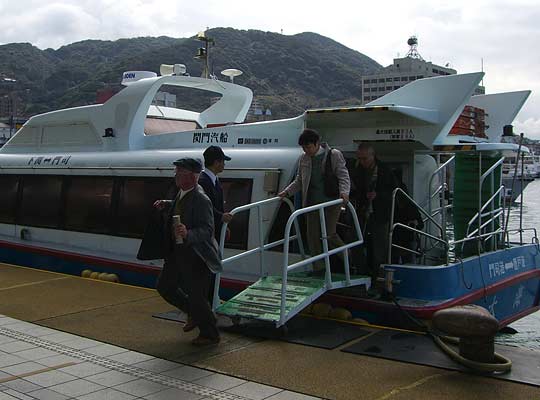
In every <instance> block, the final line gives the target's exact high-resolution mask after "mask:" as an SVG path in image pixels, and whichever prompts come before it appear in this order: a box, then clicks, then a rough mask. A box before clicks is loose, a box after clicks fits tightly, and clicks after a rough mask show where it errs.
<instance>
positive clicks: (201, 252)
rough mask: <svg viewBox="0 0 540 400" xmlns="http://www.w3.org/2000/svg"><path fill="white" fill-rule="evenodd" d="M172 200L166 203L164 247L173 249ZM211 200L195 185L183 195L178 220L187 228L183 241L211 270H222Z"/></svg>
mask: <svg viewBox="0 0 540 400" xmlns="http://www.w3.org/2000/svg"><path fill="white" fill-rule="evenodd" d="M173 204H174V201H170V202H168V204H167V206H168V207H167V208H166V210H165V212H166V213H167V214H166V215H167V219H166V221H167V222H166V225H165V241H166V246H165V248H166V249H168V251H172V250H173V246H175V245H176V244H175V243H174V242H173V240H172V235H171V232H172V215H173V212H174V208H173V207H172V206H173ZM212 209H213V206H212V202H211V201H210V199H209V198H208V196H206V194H205V193H204V190H203V188H202V187H201V186H199V185H197V186H195V188H193V190H192V191H191V192H189V193H187V194H186V195H185V198H184V199H183V204H182V213H181V215H180V220H181V222H182V224H184V225H185V226H186V228H187V231H188V235H187V237H186V239H184V243H185V244H187V245H188V246H191V248H192V249H193V250H194V251H195V253H197V255H198V256H199V257H200V258H201V259H202V260H203V261H204V262H205V264H206V266H207V267H208V269H209V270H210V271H212V272H214V273H215V272H220V271H221V270H222V266H221V257H220V254H219V246H218V243H217V241H216V239H215V238H214V214H213V211H212Z"/></svg>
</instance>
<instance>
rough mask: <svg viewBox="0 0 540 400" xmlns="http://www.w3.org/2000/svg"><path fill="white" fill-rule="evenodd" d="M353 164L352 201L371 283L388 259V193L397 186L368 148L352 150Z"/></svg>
mask: <svg viewBox="0 0 540 400" xmlns="http://www.w3.org/2000/svg"><path fill="white" fill-rule="evenodd" d="M356 159H357V164H356V166H355V168H354V170H353V171H352V173H351V180H352V182H353V185H354V188H355V190H354V192H353V196H352V197H353V198H354V200H355V202H356V209H357V213H358V217H359V220H360V226H361V227H362V233H363V234H364V240H365V241H366V249H367V263H366V264H365V265H363V267H364V268H363V271H362V272H364V273H368V274H369V275H371V277H372V279H373V282H372V284H375V281H374V280H375V279H376V278H377V277H378V272H379V266H380V264H384V263H386V261H387V258H388V232H389V228H390V226H389V224H390V213H391V208H392V192H393V191H394V189H395V188H396V187H397V186H398V184H397V181H396V178H395V177H394V174H393V172H392V170H391V169H390V168H388V167H387V166H386V165H385V164H384V163H382V162H381V161H379V160H378V159H377V157H376V156H375V150H374V149H373V147H372V146H371V145H368V144H364V143H363V144H360V145H359V146H358V150H357V151H356Z"/></svg>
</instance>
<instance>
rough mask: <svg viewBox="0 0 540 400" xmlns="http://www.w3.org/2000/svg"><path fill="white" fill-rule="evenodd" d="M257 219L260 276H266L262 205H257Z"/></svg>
mask: <svg viewBox="0 0 540 400" xmlns="http://www.w3.org/2000/svg"><path fill="white" fill-rule="evenodd" d="M257 219H258V223H259V263H260V265H259V276H261V277H262V276H265V273H264V266H265V257H264V233H263V220H262V210H261V206H260V205H258V206H257Z"/></svg>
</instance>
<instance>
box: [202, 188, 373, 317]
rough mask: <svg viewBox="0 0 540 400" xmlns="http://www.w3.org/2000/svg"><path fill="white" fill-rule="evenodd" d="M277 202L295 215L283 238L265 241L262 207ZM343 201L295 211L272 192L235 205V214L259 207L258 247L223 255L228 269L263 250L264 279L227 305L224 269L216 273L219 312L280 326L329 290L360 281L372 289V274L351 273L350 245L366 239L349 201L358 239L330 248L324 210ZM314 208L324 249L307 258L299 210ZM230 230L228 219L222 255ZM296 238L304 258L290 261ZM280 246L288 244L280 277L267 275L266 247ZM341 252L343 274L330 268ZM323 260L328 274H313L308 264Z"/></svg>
mask: <svg viewBox="0 0 540 400" xmlns="http://www.w3.org/2000/svg"><path fill="white" fill-rule="evenodd" d="M278 201H284V202H285V203H287V205H288V206H289V209H290V210H291V216H290V217H289V219H288V221H287V224H286V225H285V232H284V237H283V239H281V240H277V241H275V242H272V243H266V244H265V243H264V237H265V235H264V232H263V224H262V222H263V219H262V210H261V208H262V207H263V206H266V205H268V204H269V203H272V202H278ZM341 204H343V200H342V199H338V200H332V201H328V202H326V203H321V204H316V205H313V206H309V207H305V208H301V209H298V210H296V211H295V210H294V206H293V204H292V202H291V201H290V200H289V199H286V198H283V199H282V198H280V197H273V198H270V199H266V200H262V201H258V202H255V203H251V204H247V205H244V206H240V207H237V208H235V209H234V210H232V211H231V214H233V215H235V214H238V213H240V212H249V211H250V210H251V209H254V208H255V209H256V210H257V216H258V221H257V222H258V227H259V246H258V247H256V248H253V249H249V250H247V251H245V252H243V253H240V254H236V255H233V256H231V257H228V258H225V259H223V260H222V265H223V269H224V270H226V269H227V265H229V264H230V263H232V262H234V261H238V260H239V259H241V258H243V257H247V256H250V255H253V254H257V253H258V254H259V257H260V271H259V274H260V276H261V278H260V279H259V280H258V281H257V282H255V283H254V284H252V285H250V286H249V287H248V288H246V289H245V290H244V291H242V292H240V293H239V294H237V295H236V296H234V297H233V298H231V299H230V300H228V301H226V302H224V303H223V304H220V299H219V285H220V281H221V274H219V273H218V274H216V280H215V286H214V302H213V307H212V308H213V309H214V310H215V311H216V313H218V314H222V315H227V316H229V317H231V318H232V319H233V321H237V320H239V319H240V318H246V319H255V320H260V321H265V322H269V323H272V324H274V325H275V327H276V328H279V327H281V326H283V325H285V323H286V322H287V321H288V320H290V319H291V318H292V317H294V316H295V315H296V314H298V313H299V312H300V311H302V310H303V309H304V308H305V307H307V306H308V305H310V304H311V303H313V302H314V301H315V300H316V299H317V298H319V297H320V296H321V295H323V294H324V293H325V292H327V291H329V290H333V289H339V288H345V287H349V286H357V285H365V286H366V289H369V287H370V285H371V278H370V277H367V276H364V275H358V276H351V273H350V266H349V257H347V255H348V253H349V249H351V248H353V247H356V246H360V245H361V244H362V243H363V241H364V240H363V236H362V231H361V230H360V224H359V222H358V217H357V215H356V211H355V209H354V207H353V206H352V204H351V203H350V202H347V204H346V205H345V206H346V207H347V208H348V210H349V211H350V213H351V215H352V217H353V222H354V229H355V231H356V237H357V240H355V241H353V242H351V243H347V244H345V245H343V246H340V247H337V248H335V249H332V250H329V247H328V237H327V231H326V221H325V218H324V209H325V208H328V207H332V206H337V205H341ZM310 212H318V213H319V221H320V226H321V236H322V237H321V240H322V248H323V250H322V253H321V254H318V255H314V256H311V257H307V256H306V254H305V252H304V246H303V242H302V238H301V233H300V226H299V223H298V217H299V216H300V215H303V214H307V213H310ZM293 225H294V235H291V229H292V227H293ZM226 229H227V224H223V227H222V230H221V237H220V249H221V254H223V250H224V243H225V234H226ZM292 241H296V242H297V243H298V248H299V251H300V255H301V256H302V260H300V261H298V262H294V263H292V264H289V262H291V260H290V257H289V256H290V253H289V251H290V243H291V242H292ZM281 245H283V256H282V273H281V276H271V275H270V276H269V275H266V273H265V272H264V266H265V262H266V258H265V252H266V251H268V250H270V249H272V248H275V247H277V246H281ZM339 253H341V255H342V259H343V260H342V261H343V265H344V269H343V273H342V274H341V273H339V274H337V273H332V272H331V270H330V257H331V256H332V255H334V254H339ZM318 260H324V263H325V275H324V277H323V276H320V277H316V276H311V275H310V274H309V273H308V272H305V270H306V267H307V266H308V265H309V264H312V263H313V262H315V261H318ZM300 270H302V271H303V272H301V271H300Z"/></svg>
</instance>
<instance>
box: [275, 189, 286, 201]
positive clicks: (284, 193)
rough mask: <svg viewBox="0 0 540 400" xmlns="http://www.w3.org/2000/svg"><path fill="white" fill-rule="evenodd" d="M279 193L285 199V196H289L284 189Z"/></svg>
mask: <svg viewBox="0 0 540 400" xmlns="http://www.w3.org/2000/svg"><path fill="white" fill-rule="evenodd" d="M277 195H278V196H279V197H281V198H282V199H283V198H284V197H287V192H286V191H285V190H284V191H282V192H279V193H278V194H277Z"/></svg>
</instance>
